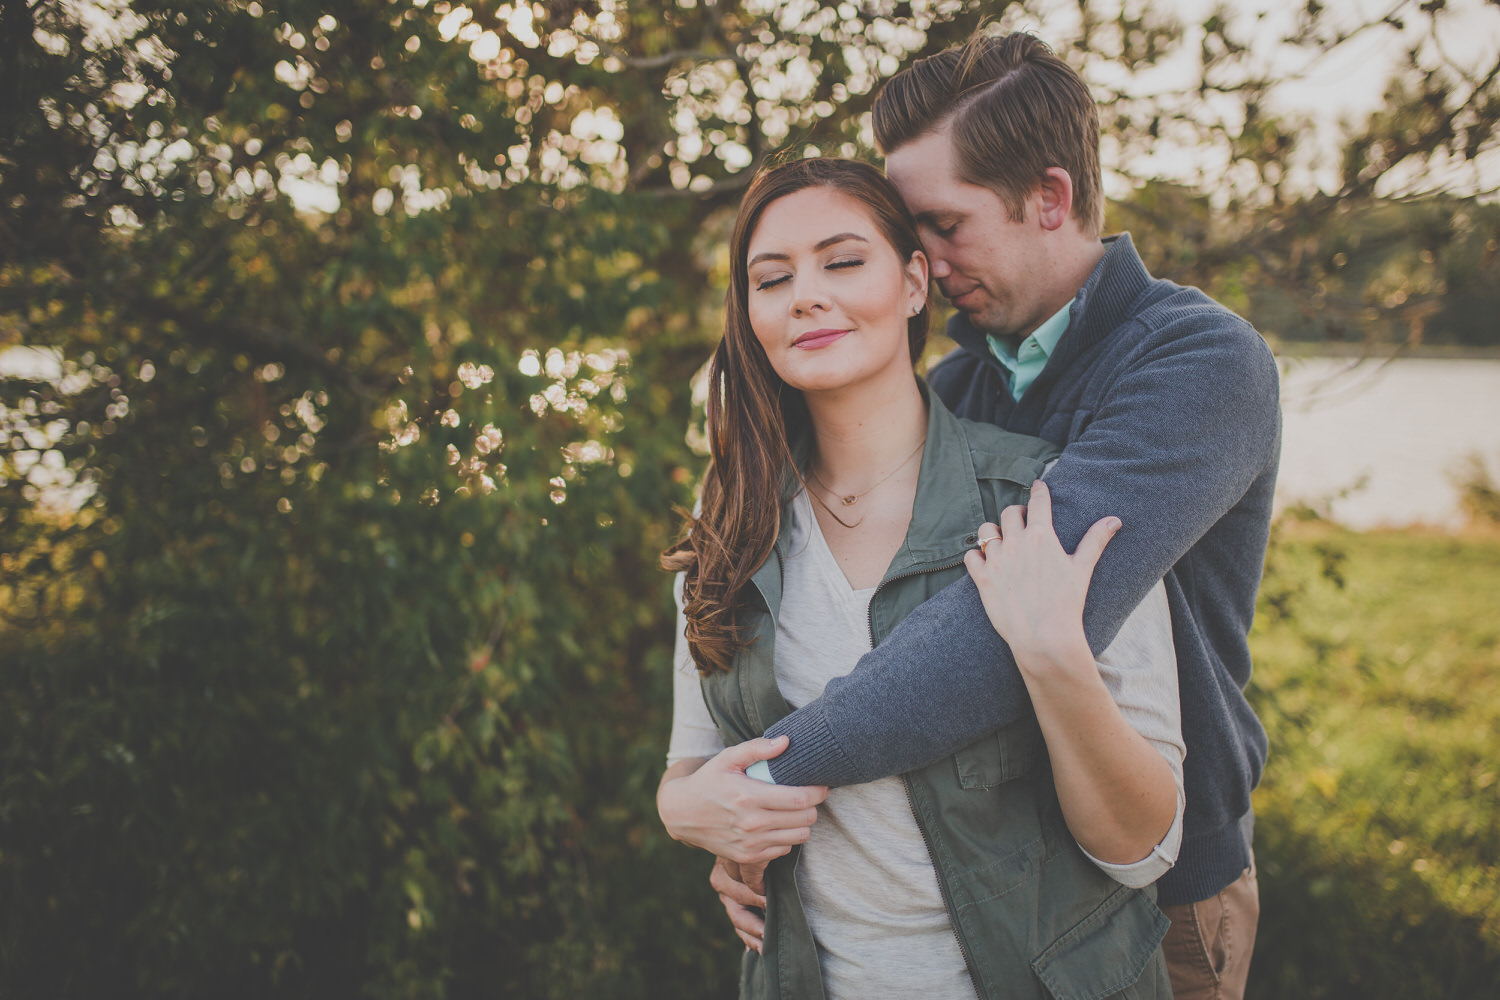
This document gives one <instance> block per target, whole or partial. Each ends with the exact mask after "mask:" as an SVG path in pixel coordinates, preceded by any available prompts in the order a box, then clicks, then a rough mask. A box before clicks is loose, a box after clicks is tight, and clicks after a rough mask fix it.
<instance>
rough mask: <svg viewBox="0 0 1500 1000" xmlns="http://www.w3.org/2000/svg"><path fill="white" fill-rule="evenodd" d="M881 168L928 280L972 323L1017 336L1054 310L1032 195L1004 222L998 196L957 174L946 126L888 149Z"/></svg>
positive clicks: (1005, 215) (1006, 213)
mask: <svg viewBox="0 0 1500 1000" xmlns="http://www.w3.org/2000/svg"><path fill="white" fill-rule="evenodd" d="M885 170H886V174H887V175H888V176H889V177H890V179H891V180H892V182H894V183H895V185H896V187H897V189H898V190H899V191H900V192H901V197H902V198H903V199H905V201H906V204H907V207H908V208H910V209H911V212H912V214H913V215H914V216H916V219H917V231H918V233H919V234H920V236H921V238H922V249H923V250H925V251H926V252H927V257H928V260H929V262H930V267H931V275H932V279H933V280H934V281H936V282H937V285H938V288H939V289H941V290H942V293H943V294H944V295H945V296H947V298H948V300H949V301H950V302H952V303H953V306H954V308H956V309H959V310H960V311H962V312H963V313H965V314H966V315H967V316H968V317H969V322H971V323H972V324H973V325H974V326H975V327H977V328H978V329H980V330H983V331H985V332H986V333H991V334H994V335H996V336H1000V337H1023V336H1025V335H1026V334H1028V333H1030V332H1031V331H1033V330H1035V329H1036V328H1037V327H1039V326H1041V325H1042V323H1043V322H1045V321H1046V320H1047V319H1048V318H1049V317H1050V316H1051V315H1052V313H1053V312H1056V310H1057V307H1056V306H1054V307H1052V308H1051V309H1050V310H1049V309H1048V308H1047V303H1048V302H1049V301H1050V300H1051V299H1053V298H1055V297H1056V296H1054V295H1052V294H1051V289H1050V284H1049V278H1052V275H1050V274H1049V273H1048V272H1049V271H1050V270H1051V268H1049V266H1048V262H1047V256H1046V249H1047V248H1046V247H1044V246H1043V244H1042V239H1041V237H1042V230H1041V227H1040V225H1039V224H1038V221H1037V207H1036V205H1034V204H1033V201H1034V200H1035V199H1034V198H1030V197H1028V198H1027V200H1026V218H1025V219H1024V221H1022V222H1012V221H1010V210H1009V209H1007V208H1006V206H1005V203H1004V202H1003V201H1001V200H1000V196H999V195H998V194H996V193H995V192H994V191H992V190H990V189H989V188H987V187H982V186H980V185H977V184H970V183H968V182H967V181H964V180H962V179H960V177H959V175H958V161H957V158H956V157H955V156H954V152H953V143H952V142H951V141H950V139H949V129H948V127H947V126H944V127H942V128H939V129H936V130H934V131H932V132H929V133H927V134H926V135H924V136H922V137H921V138H918V139H916V140H914V141H912V142H909V143H907V144H906V145H904V146H901V147H899V148H898V149H895V150H892V151H891V153H890V154H889V155H888V156H887V157H886V159H885ZM1054 280H1055V279H1054Z"/></svg>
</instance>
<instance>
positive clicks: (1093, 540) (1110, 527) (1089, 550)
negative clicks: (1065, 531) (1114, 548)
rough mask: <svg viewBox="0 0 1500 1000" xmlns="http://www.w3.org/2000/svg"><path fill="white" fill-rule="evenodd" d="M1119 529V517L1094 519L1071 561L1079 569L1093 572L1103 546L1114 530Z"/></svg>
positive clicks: (1113, 534)
mask: <svg viewBox="0 0 1500 1000" xmlns="http://www.w3.org/2000/svg"><path fill="white" fill-rule="evenodd" d="M1119 530H1120V519H1119V518H1118V517H1105V518H1101V519H1099V520H1097V521H1095V522H1094V523H1093V524H1092V525H1090V526H1089V530H1088V531H1087V532H1085V533H1084V536H1083V538H1082V540H1080V541H1079V543H1078V548H1077V549H1076V550H1075V551H1074V553H1073V561H1074V563H1075V564H1076V565H1077V566H1079V567H1080V568H1081V569H1086V570H1088V571H1089V573H1093V572H1094V565H1095V564H1096V563H1098V562H1099V557H1100V556H1102V555H1103V554H1104V547H1105V546H1106V545H1108V544H1109V540H1110V539H1111V538H1113V537H1115V532H1117V531H1119Z"/></svg>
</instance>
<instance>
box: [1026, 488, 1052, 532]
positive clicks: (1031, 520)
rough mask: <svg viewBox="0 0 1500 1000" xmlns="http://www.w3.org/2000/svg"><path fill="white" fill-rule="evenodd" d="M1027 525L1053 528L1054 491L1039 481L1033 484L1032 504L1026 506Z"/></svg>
mask: <svg viewBox="0 0 1500 1000" xmlns="http://www.w3.org/2000/svg"><path fill="white" fill-rule="evenodd" d="M1026 511H1027V515H1028V516H1027V519H1026V523H1027V524H1035V525H1037V526H1039V527H1045V528H1047V529H1048V530H1049V531H1050V530H1051V528H1052V490H1051V489H1050V488H1049V487H1048V486H1047V484H1046V483H1044V482H1042V480H1040V479H1038V480H1036V481H1034V482H1033V483H1032V484H1031V502H1030V503H1028V504H1027V505H1026Z"/></svg>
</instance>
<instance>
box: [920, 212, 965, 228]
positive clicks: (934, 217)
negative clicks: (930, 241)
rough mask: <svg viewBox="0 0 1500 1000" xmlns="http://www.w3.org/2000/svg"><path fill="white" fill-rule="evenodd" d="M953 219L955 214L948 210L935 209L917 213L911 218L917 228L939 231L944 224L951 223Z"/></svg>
mask: <svg viewBox="0 0 1500 1000" xmlns="http://www.w3.org/2000/svg"><path fill="white" fill-rule="evenodd" d="M955 217H956V213H955V212H953V211H951V210H950V209H943V208H937V209H932V210H930V211H926V212H917V213H916V214H915V215H913V216H912V219H913V221H915V222H916V224H917V225H919V226H929V227H931V228H933V229H941V228H942V225H943V223H944V222H946V221H952V220H953V219H954V218H955Z"/></svg>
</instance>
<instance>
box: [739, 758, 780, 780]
mask: <svg viewBox="0 0 1500 1000" xmlns="http://www.w3.org/2000/svg"><path fill="white" fill-rule="evenodd" d="M745 777H747V778H754V779H755V780H756V781H764V782H765V783H766V784H768V785H774V784H776V779H775V778H773V777H771V765H770V764H767V763H766V762H765V761H763V760H758V761H756V762H755V763H754V764H751V765H750V766H749V767H747V768H745Z"/></svg>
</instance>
